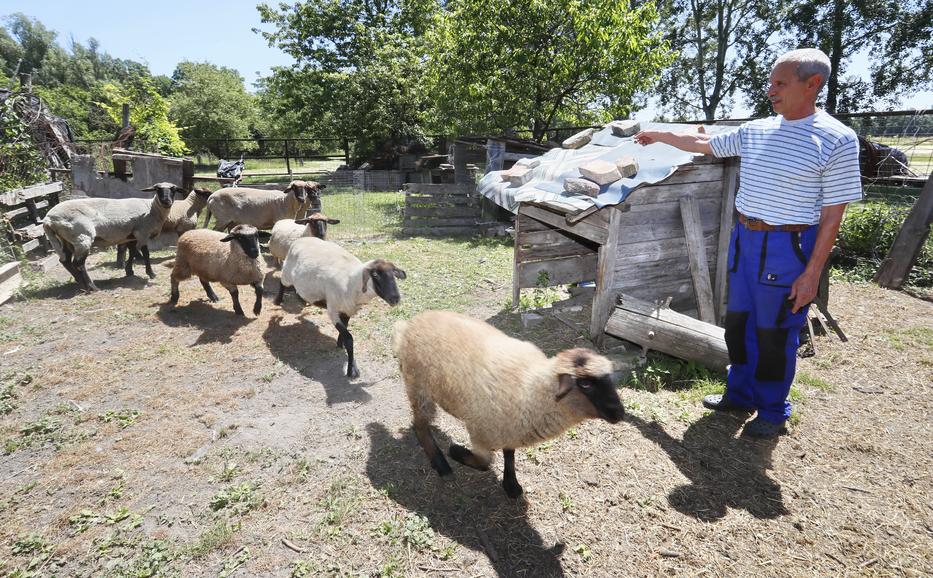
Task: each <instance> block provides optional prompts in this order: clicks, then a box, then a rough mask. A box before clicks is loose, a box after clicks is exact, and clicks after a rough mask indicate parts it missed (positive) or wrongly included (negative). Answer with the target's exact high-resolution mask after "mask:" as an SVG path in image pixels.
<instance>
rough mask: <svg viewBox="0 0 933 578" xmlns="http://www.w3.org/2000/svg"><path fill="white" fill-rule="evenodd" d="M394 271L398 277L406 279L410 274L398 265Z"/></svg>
mask: <svg viewBox="0 0 933 578" xmlns="http://www.w3.org/2000/svg"><path fill="white" fill-rule="evenodd" d="M394 273H395V277H396V279H405V278H406V277H408V275H406V274H405V272H404V271H402V270H401V269H399V268H398V267H396V268H395V271H394Z"/></svg>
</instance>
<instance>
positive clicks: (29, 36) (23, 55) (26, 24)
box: [4, 12, 57, 75]
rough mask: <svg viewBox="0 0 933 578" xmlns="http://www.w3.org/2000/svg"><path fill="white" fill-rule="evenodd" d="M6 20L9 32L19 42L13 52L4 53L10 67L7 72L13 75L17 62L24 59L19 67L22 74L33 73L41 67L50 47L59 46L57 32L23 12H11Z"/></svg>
mask: <svg viewBox="0 0 933 578" xmlns="http://www.w3.org/2000/svg"><path fill="white" fill-rule="evenodd" d="M5 20H6V22H7V29H8V30H9V33H10V34H11V35H12V37H13V38H15V39H16V43H17V46H16V48H15V49H14V53H13V54H6V55H4V60H6V65H7V67H8V68H7V70H6V72H7V74H9V75H12V73H13V72H14V69H15V68H16V64H17V62H18V61H19V60H20V59H22V62H21V64H20V67H19V72H20V74H32V73H33V72H34V71H36V70H38V69H39V68H40V67H41V65H42V61H43V59H45V55H46V53H48V51H49V50H50V48H51V47H53V46H57V44H55V32H54V31H52V30H49V29H48V28H46V27H45V26H43V25H42V23H41V22H39V21H38V20H36V19H34V18H29V17H28V16H26V15H25V14H23V13H21V12H16V13H15V14H11V15H10V16H7V17H6V19H5Z"/></svg>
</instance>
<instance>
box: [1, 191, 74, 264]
mask: <svg viewBox="0 0 933 578" xmlns="http://www.w3.org/2000/svg"><path fill="white" fill-rule="evenodd" d="M61 192H62V183H61V182H59V181H56V182H52V183H46V184H39V185H33V186H30V187H25V188H22V189H16V190H13V191H8V192H4V193H0V219H3V221H5V223H4V227H2V228H3V229H4V231H3V232H0V234H7V236H8V237H10V236H11V235H12V236H11V237H10V239H9V240H10V241H11V242H13V243H17V244H18V245H19V246H20V248H21V249H22V251H23V253H29V252H30V251H33V250H35V249H38V248H40V247H45V246H46V245H47V242H46V240H45V231H44V230H43V228H42V224H41V223H42V218H43V217H44V216H45V213H46V212H47V211H48V209H50V208H52V207H54V206H55V205H56V204H58V201H59V195H60V194H61Z"/></svg>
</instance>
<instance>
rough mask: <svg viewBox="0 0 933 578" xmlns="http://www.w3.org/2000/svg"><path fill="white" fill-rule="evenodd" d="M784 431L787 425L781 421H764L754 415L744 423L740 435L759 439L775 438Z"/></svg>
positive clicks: (784, 432)
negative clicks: (753, 417)
mask: <svg viewBox="0 0 933 578" xmlns="http://www.w3.org/2000/svg"><path fill="white" fill-rule="evenodd" d="M786 433H787V426H785V425H784V423H783V422H781V423H774V422H773V421H766V420H764V419H762V418H761V417H756V418H755V419H753V420H752V421H750V422H748V423H747V424H745V429H743V430H742V435H747V436H749V437H753V438H761V439H771V438H776V437H777V436H779V435H781V434H786Z"/></svg>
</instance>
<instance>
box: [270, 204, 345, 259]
mask: <svg viewBox="0 0 933 578" xmlns="http://www.w3.org/2000/svg"><path fill="white" fill-rule="evenodd" d="M338 223H340V220H339V219H331V218H329V217H328V216H327V215H325V214H323V213H312V214H311V215H310V216H309V217H305V218H304V219H298V220H295V219H282V220H280V221H278V222H277V223H276V224H275V225H273V227H272V237H271V238H270V239H269V252H270V253H272V257H273V259H275V262H276V263H278V264H280V265H281V264H282V261H284V260H285V256H286V255H287V254H288V248H289V247H291V246H292V243H294V242H295V239H299V238H301V237H317V238H318V239H324V240H326V239H327V225H336V224H338Z"/></svg>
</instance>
